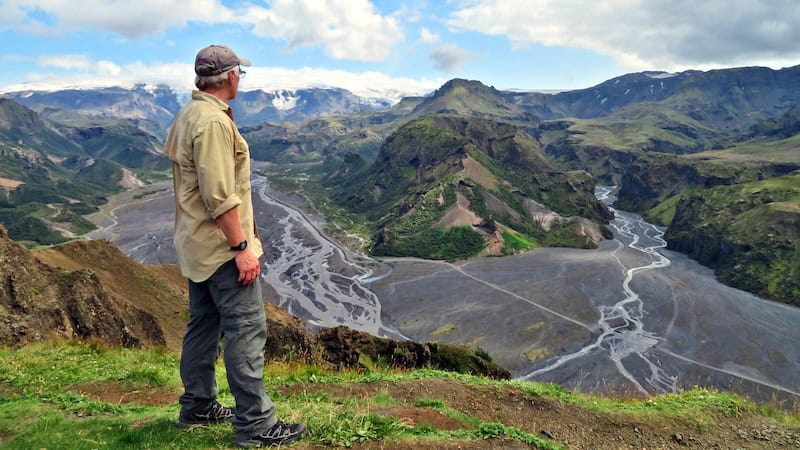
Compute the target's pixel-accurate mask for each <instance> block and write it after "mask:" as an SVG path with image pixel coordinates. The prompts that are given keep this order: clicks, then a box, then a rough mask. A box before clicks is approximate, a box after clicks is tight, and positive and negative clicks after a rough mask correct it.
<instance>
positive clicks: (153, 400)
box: [66, 381, 180, 406]
mask: <svg viewBox="0 0 800 450" xmlns="http://www.w3.org/2000/svg"><path fill="white" fill-rule="evenodd" d="M66 390H67V391H69V392H75V393H78V394H83V395H85V396H87V397H89V398H92V399H94V400H99V401H101V402H106V403H115V404H118V405H130V404H135V405H147V406H166V405H169V404H172V403H175V402H177V401H178V397H179V396H180V392H179V391H177V390H175V389H174V388H170V387H165V386H158V387H131V386H128V385H125V384H123V383H116V382H113V381H100V382H97V383H89V384H80V385H75V386H72V387H70V388H67V389H66Z"/></svg>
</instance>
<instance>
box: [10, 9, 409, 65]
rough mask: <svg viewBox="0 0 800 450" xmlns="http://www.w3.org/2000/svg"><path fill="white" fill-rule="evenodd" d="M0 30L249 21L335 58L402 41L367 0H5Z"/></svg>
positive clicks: (262, 32)
mask: <svg viewBox="0 0 800 450" xmlns="http://www.w3.org/2000/svg"><path fill="white" fill-rule="evenodd" d="M0 5H2V8H0V29H13V30H17V31H22V32H28V33H38V34H43V33H44V34H47V33H49V34H53V33H64V32H71V31H78V30H83V29H86V28H94V29H100V30H106V31H109V32H112V33H115V34H118V35H121V36H124V37H126V38H130V39H141V38H144V37H147V36H154V35H155V36H161V35H163V34H164V33H165V31H166V30H167V29H169V28H181V27H184V26H186V25H187V24H189V23H190V22H197V23H205V24H232V25H238V26H245V27H249V28H251V29H252V32H253V33H254V34H255V35H257V36H260V37H269V38H275V39H283V40H285V41H287V42H288V45H289V47H290V48H294V47H304V46H314V45H322V46H323V48H324V49H325V53H326V54H328V55H329V56H330V57H332V58H336V59H347V60H357V61H382V60H385V59H387V58H388V57H389V55H390V52H391V49H392V46H394V45H395V44H396V43H398V42H399V41H401V40H402V39H403V30H402V27H401V26H400V23H399V20H398V18H397V17H394V16H382V15H380V13H379V12H377V11H376V9H375V7H374V5H373V4H372V3H371V2H370V1H369V0H325V1H320V0H274V1H271V2H270V3H269V5H270V6H269V7H268V8H267V7H263V6H259V5H258V4H252V3H251V4H247V5H246V6H243V7H240V8H228V7H226V6H225V5H223V3H222V2H221V0H137V1H136V2H124V1H119V0H81V1H64V0H2V1H0Z"/></svg>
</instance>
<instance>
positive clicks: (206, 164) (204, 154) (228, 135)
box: [193, 121, 242, 220]
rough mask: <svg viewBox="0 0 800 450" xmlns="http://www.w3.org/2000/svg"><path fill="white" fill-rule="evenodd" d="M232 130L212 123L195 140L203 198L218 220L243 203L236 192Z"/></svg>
mask: <svg viewBox="0 0 800 450" xmlns="http://www.w3.org/2000/svg"><path fill="white" fill-rule="evenodd" d="M230 127H231V124H225V123H222V122H219V121H212V122H209V123H208V124H207V125H205V126H204V127H202V128H201V129H200V130H198V133H197V135H195V137H194V145H193V150H194V162H195V167H196V168H197V182H198V187H199V189H200V197H201V198H202V199H203V203H204V204H205V206H206V211H207V212H208V214H209V216H210V217H211V218H212V219H214V220H216V219H217V217H219V216H221V215H222V214H224V213H225V212H226V211H228V210H229V209H231V208H233V207H235V206H239V205H240V204H241V203H242V199H241V198H240V197H239V195H238V194H237V193H236V176H235V161H234V157H233V130H232V129H231V128H230Z"/></svg>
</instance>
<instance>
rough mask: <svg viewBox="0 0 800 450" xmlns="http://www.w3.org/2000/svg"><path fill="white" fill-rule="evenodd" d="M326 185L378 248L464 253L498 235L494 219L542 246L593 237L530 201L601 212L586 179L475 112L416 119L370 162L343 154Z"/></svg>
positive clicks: (568, 212) (567, 212)
mask: <svg viewBox="0 0 800 450" xmlns="http://www.w3.org/2000/svg"><path fill="white" fill-rule="evenodd" d="M324 183H325V185H327V186H329V187H331V188H335V189H334V190H332V194H331V195H332V196H333V199H334V200H335V201H336V202H337V203H338V204H339V205H341V206H343V207H345V208H347V209H349V210H350V211H352V212H353V213H356V214H363V215H364V216H365V217H366V219H367V220H369V221H371V222H373V223H375V224H376V226H377V229H378V231H377V232H376V235H375V238H374V246H373V248H372V251H373V252H374V253H375V254H378V255H396V256H417V257H424V258H435V259H461V258H465V257H468V256H472V255H474V254H476V253H477V252H479V251H480V250H481V249H483V247H484V246H485V245H486V243H487V242H488V241H491V240H492V238H493V236H500V235H501V234H502V231H503V230H502V229H498V224H499V226H500V227H507V228H508V229H510V230H514V231H515V232H517V233H522V234H523V235H524V236H527V237H528V238H530V239H531V240H533V241H535V242H538V243H542V244H544V245H567V246H578V247H587V246H588V247H591V246H593V245H594V243H593V242H590V241H589V240H588V238H587V237H586V236H580V235H577V234H576V233H577V231H576V227H575V226H574V225H570V224H568V223H566V222H563V223H562V222H558V224H557V226H555V227H554V228H553V229H544V228H542V226H540V225H539V224H538V223H537V222H536V220H535V219H534V216H533V213H532V209H531V208H533V207H534V206H533V205H534V203H535V202H538V203H539V204H541V205H543V206H542V207H543V208H549V209H550V210H552V211H554V212H555V213H558V214H560V215H561V216H563V217H569V216H583V217H587V218H590V219H593V220H598V221H603V220H605V219H607V218H608V212H607V210H605V208H604V207H603V206H602V205H600V204H599V202H598V201H597V200H596V199H595V198H594V196H593V194H592V190H593V188H594V184H593V180H592V179H591V177H588V176H587V175H586V174H585V173H575V174H567V173H563V172H560V171H558V170H556V169H555V167H554V166H553V165H552V163H550V161H549V160H548V159H547V157H546V156H545V155H544V153H543V152H542V150H541V149H540V148H539V145H538V143H537V142H536V140H535V139H533V138H532V137H530V136H528V135H527V134H525V133H524V132H522V131H521V130H519V129H518V128H517V127H515V126H512V125H509V124H506V123H502V122H496V121H492V120H488V119H479V118H475V117H465V116H455V115H434V116H428V117H425V118H422V119H418V120H413V121H411V122H409V123H407V124H406V125H404V126H402V127H401V128H400V129H399V130H398V131H397V132H395V133H394V134H393V135H391V136H390V137H389V138H388V139H387V140H386V143H385V144H384V145H383V147H382V148H381V150H380V152H379V153H378V155H377V158H376V160H375V162H374V163H373V164H372V165H371V166H368V165H367V164H366V163H365V162H364V161H363V159H361V158H359V157H357V156H352V157H349V158H345V160H343V165H342V166H340V167H338V168H336V169H335V171H334V172H333V174H332V175H330V176H329V177H328V178H327V179H326V180H325V181H324ZM532 202H534V203H532ZM498 239H499V238H498Z"/></svg>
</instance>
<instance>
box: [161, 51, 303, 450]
mask: <svg viewBox="0 0 800 450" xmlns="http://www.w3.org/2000/svg"><path fill="white" fill-rule="evenodd" d="M240 66H250V61H249V60H247V59H243V58H239V57H238V56H236V53H234V52H233V50H231V49H230V48H228V47H226V46H223V45H211V46H209V47H206V48H204V49H202V50H200V52H198V53H197V57H196V58H195V64H194V71H195V73H196V75H197V76H196V78H195V86H197V89H198V90H197V91H194V92H192V98H191V100H189V102H188V103H187V104H186V105H185V106H184V107H183V109H182V110H181V111H180V112H179V113H178V115H177V116H176V117H175V121H174V122H173V123H172V126H171V127H170V129H169V134H168V136H167V142H166V145H165V151H166V153H167V154H168V155H169V158H170V159H171V160H172V174H173V177H174V187H175V250H176V252H177V255H178V264H179V265H180V267H181V272H182V273H183V274H184V275H185V276H186V277H187V278H189V323H188V326H187V329H186V336H185V337H184V340H183V352H182V355H181V364H180V373H181V380H182V381H183V386H184V393H183V395H182V396H181V398H180V404H181V412H180V415H179V418H178V422H177V426H178V427H180V428H191V427H195V426H204V425H208V424H212V423H218V422H224V421H232V422H233V427H234V428H235V430H236V441H235V443H234V444H235V445H236V446H238V447H260V446H262V445H276V444H277V445H279V444H284V443H288V442H293V441H296V440H298V439H299V438H300V437H301V436H302V435H303V433H304V432H305V425H303V424H286V423H283V422H281V421H278V420H276V418H275V405H273V403H272V401H271V400H270V399H269V397H267V395H266V393H265V392H264V379H263V377H264V354H263V349H264V344H265V342H266V316H265V314H264V305H263V301H262V299H261V286H260V285H259V280H258V274H259V271H260V263H259V260H258V258H259V256H261V255H262V254H263V250H262V248H261V242H260V241H259V239H258V231H257V229H256V226H255V220H254V218H253V202H252V197H251V192H250V151H249V148H248V146H247V142H245V140H244V138H242V136H241V135H240V134H239V131H238V130H237V129H236V125H235V124H234V122H233V113H232V111H231V108H230V106H229V105H228V102H230V100H232V99H233V98H235V97H236V94H237V92H238V89H239V81H240V80H241V78H242V77H243V76H244V75H245V72H244V71H243V70H241V67H240ZM222 335H224V336H225V346H224V360H225V367H226V370H227V376H228V384H229V385H230V390H231V393H232V394H233V397H234V399H235V400H236V408H235V413H234V411H233V410H232V409H231V408H227V407H224V406H222V405H220V404H219V403H218V402H217V400H216V395H217V386H216V382H215V377H214V366H215V362H216V359H217V357H218V356H219V352H220V338H221V336H222Z"/></svg>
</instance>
